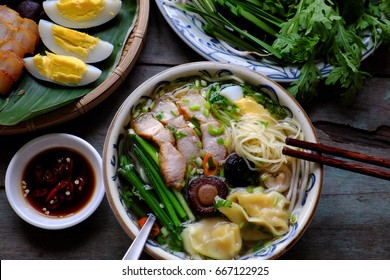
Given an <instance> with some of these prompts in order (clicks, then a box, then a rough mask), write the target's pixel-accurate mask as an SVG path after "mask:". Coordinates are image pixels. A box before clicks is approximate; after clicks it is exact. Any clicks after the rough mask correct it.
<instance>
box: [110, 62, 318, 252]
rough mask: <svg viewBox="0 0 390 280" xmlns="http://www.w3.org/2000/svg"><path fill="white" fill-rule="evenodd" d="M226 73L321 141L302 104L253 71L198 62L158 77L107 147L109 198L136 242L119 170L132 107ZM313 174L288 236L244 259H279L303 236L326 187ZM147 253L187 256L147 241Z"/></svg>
mask: <svg viewBox="0 0 390 280" xmlns="http://www.w3.org/2000/svg"><path fill="white" fill-rule="evenodd" d="M224 73H230V74H234V75H236V76H237V77H239V78H241V79H242V80H244V81H245V82H246V83H248V84H252V85H256V86H259V85H261V86H262V87H263V88H264V89H266V90H267V91H268V92H269V95H270V96H271V97H272V98H274V99H275V100H276V101H277V102H279V103H280V104H281V105H282V106H284V107H286V108H287V109H288V110H289V111H290V112H291V114H292V116H293V117H294V118H295V119H296V120H297V121H298V122H299V123H300V125H301V127H302V130H303V133H304V134H305V138H306V140H307V141H311V142H318V141H317V136H316V133H315V130H314V128H313V125H312V123H311V121H310V119H309V118H308V116H307V115H306V113H305V112H304V110H303V109H302V107H301V106H300V105H299V104H298V102H297V101H296V100H295V99H294V98H293V97H292V96H291V95H290V94H289V93H288V92H287V91H286V90H284V89H283V88H282V87H281V86H280V85H278V84H277V83H276V82H274V81H273V80H271V79H269V78H267V77H265V76H263V75H261V74H259V73H257V72H255V71H253V70H250V69H248V68H245V67H242V66H237V65H233V64H226V63H216V62H195V63H188V64H183V65H180V66H176V67H173V68H170V69H168V70H165V71H163V72H161V73H159V74H157V75H155V76H154V77H152V78H150V79H149V80H147V81H146V82H144V83H143V84H141V85H140V86H139V87H138V88H137V89H136V90H135V91H134V92H132V93H131V95H129V97H128V98H127V99H126V100H125V101H124V103H123V104H122V106H121V107H120V108H119V110H118V112H117V113H116V115H115V117H114V119H113V120H112V122H111V125H110V127H109V130H108V134H107V136H106V139H105V144H104V151H103V176H104V182H105V187H106V194H107V198H108V200H109V203H110V205H111V208H112V210H113V212H114V214H115V216H116V218H117V220H118V221H119V223H120V225H121V226H122V228H123V229H124V230H125V232H126V233H127V234H128V235H129V236H130V238H132V239H133V238H134V237H135V235H136V234H137V233H138V232H139V228H138V225H137V221H136V218H135V217H134V216H133V215H132V213H131V209H127V208H126V206H125V204H124V202H123V198H122V195H121V190H122V186H121V182H120V180H119V179H118V174H117V169H118V157H119V154H120V151H121V149H122V146H123V143H124V139H125V135H127V129H128V128H129V122H130V111H131V109H132V107H133V106H135V105H136V104H138V103H139V102H140V101H142V100H143V99H144V98H145V96H148V95H150V94H151V93H152V92H153V91H154V90H155V88H156V87H158V86H159V85H160V84H161V83H165V82H170V81H174V80H176V79H179V78H186V77H190V76H194V75H200V74H203V75H204V74H206V75H210V76H218V75H223V74H224ZM309 173H310V174H309ZM309 173H308V174H306V176H307V177H308V178H309V186H308V188H307V190H306V194H305V199H304V200H303V202H302V207H301V209H300V211H299V212H298V214H297V217H296V218H297V222H296V223H295V224H294V225H292V226H290V229H289V231H288V233H287V234H286V235H284V236H283V237H281V238H279V239H277V240H275V241H274V242H272V244H269V245H268V246H266V247H265V248H264V249H262V250H260V251H257V252H256V253H252V254H248V255H244V256H242V259H253V258H256V259H275V258H278V257H279V256H280V255H282V254H283V253H284V252H286V251H287V250H288V249H289V248H291V246H293V244H295V242H296V241H297V240H298V239H299V238H300V237H301V236H302V234H303V233H304V231H305V230H306V228H307V227H308V226H309V223H310V221H311V220H312V218H313V215H314V212H315V210H316V208H317V204H318V201H319V198H320V194H321V188H322V179H323V170H322V167H320V166H319V165H318V164H311V168H310V171H309ZM146 252H147V253H148V254H149V255H151V256H152V257H154V258H156V259H181V258H185V257H186V256H185V255H184V254H183V253H178V254H173V253H171V252H169V251H168V250H166V249H164V248H162V247H161V246H160V245H158V244H157V243H156V242H154V241H152V240H149V241H148V242H147V244H146Z"/></svg>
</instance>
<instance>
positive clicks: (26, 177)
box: [22, 147, 96, 217]
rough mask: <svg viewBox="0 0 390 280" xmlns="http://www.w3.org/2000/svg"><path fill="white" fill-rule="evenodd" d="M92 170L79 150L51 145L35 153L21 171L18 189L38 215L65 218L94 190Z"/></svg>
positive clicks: (81, 204)
mask: <svg viewBox="0 0 390 280" xmlns="http://www.w3.org/2000/svg"><path fill="white" fill-rule="evenodd" d="M95 183H96V179H95V173H94V171H93V168H92V165H91V163H90V162H89V161H88V160H87V158H86V157H85V156H83V155H82V154H81V153H79V152H77V151H75V150H72V149H70V148H65V147H61V148H52V149H48V150H45V151H43V152H41V153H39V154H38V155H36V156H35V157H34V158H33V159H31V160H30V162H29V163H28V164H27V166H26V168H25V170H24V172H23V181H22V191H23V192H24V196H25V197H26V199H27V201H28V203H29V204H30V205H31V206H32V207H33V208H34V209H36V210H37V211H39V212H41V213H42V214H45V215H48V216H53V217H65V216H69V215H73V214H75V213H77V212H78V211H80V210H81V209H82V208H83V207H84V206H85V205H86V204H87V203H88V202H89V200H90V199H91V197H92V195H93V192H94V190H95V185H96V184H95Z"/></svg>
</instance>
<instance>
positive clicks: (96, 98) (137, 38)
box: [0, 0, 150, 135]
mask: <svg viewBox="0 0 390 280" xmlns="http://www.w3.org/2000/svg"><path fill="white" fill-rule="evenodd" d="M149 10H150V4H149V1H144V0H141V1H139V11H138V17H137V21H136V23H135V25H134V28H133V30H132V32H131V34H130V36H129V38H128V39H127V42H126V45H125V47H124V49H123V52H122V56H121V59H120V61H119V64H118V66H117V67H116V68H115V69H114V71H113V72H112V73H111V74H109V75H108V77H107V79H106V80H105V81H104V82H103V83H102V84H100V85H99V86H98V87H97V88H95V89H94V90H92V91H91V92H89V93H88V94H86V95H84V96H83V97H82V98H80V99H79V100H77V101H74V102H72V103H70V104H68V105H65V106H63V107H61V108H58V109H56V110H54V111H52V112H49V113H47V114H43V115H40V116H37V117H35V118H32V119H28V120H26V121H22V122H20V123H18V124H16V125H13V126H3V125H0V135H15V134H22V133H28V132H34V131H38V130H41V129H45V128H49V127H52V126H55V125H59V124H61V123H65V122H67V121H69V120H71V119H74V118H76V117H78V116H80V115H82V114H85V113H86V112H88V111H89V110H90V109H92V108H93V107H95V106H97V105H98V104H100V103H101V102H102V101H103V100H105V99H106V98H107V97H108V96H109V95H110V94H112V93H113V92H114V91H115V90H116V89H117V88H118V87H119V86H120V85H121V84H122V82H123V81H124V80H125V78H126V77H127V75H128V74H129V73H130V71H131V69H132V68H133V67H134V65H135V63H136V61H137V58H138V56H139V54H140V53H141V49H142V46H143V44H144V41H145V36H146V31H147V27H148V19H149Z"/></svg>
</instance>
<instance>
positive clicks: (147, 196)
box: [118, 155, 181, 241]
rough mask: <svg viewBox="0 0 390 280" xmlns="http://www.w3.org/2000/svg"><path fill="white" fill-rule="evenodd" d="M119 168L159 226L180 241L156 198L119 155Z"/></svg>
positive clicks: (132, 168) (125, 157) (121, 174)
mask: <svg viewBox="0 0 390 280" xmlns="http://www.w3.org/2000/svg"><path fill="white" fill-rule="evenodd" d="M119 162H120V168H119V169H118V173H119V175H120V176H121V177H122V178H124V179H126V180H127V181H128V182H129V183H130V184H132V185H133V186H134V187H135V188H136V190H137V191H138V193H139V194H140V196H141V197H142V199H143V200H144V201H145V203H146V204H147V205H148V206H149V207H150V209H151V210H152V211H153V213H154V214H155V215H156V217H157V218H158V219H159V221H160V222H161V224H162V225H163V226H165V227H166V228H167V229H168V230H169V231H170V232H171V233H172V234H173V237H174V238H175V239H177V240H178V241H181V237H180V234H179V233H178V232H177V230H176V228H175V226H174V224H173V222H172V220H171V219H170V218H169V216H168V215H167V213H165V212H164V210H163V209H162V208H161V207H160V203H159V202H158V201H157V200H156V198H155V197H154V196H153V195H152V194H151V193H150V191H147V190H146V188H145V185H144V184H143V183H142V181H141V180H140V179H139V178H138V176H137V174H136V171H135V167H134V165H133V164H131V163H130V160H129V159H128V157H127V156H125V155H121V156H120V159H119Z"/></svg>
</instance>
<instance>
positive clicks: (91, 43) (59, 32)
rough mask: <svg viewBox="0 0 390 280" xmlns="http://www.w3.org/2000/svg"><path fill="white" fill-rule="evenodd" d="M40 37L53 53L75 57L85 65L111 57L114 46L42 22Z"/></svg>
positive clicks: (40, 23) (71, 30)
mask: <svg viewBox="0 0 390 280" xmlns="http://www.w3.org/2000/svg"><path fill="white" fill-rule="evenodd" d="M38 28H39V35H40V37H41V39H42V42H43V43H44V44H45V46H46V47H47V48H48V49H49V50H50V51H51V52H53V53H55V54H60V55H71V56H75V57H77V58H79V59H81V60H82V61H84V62H85V63H95V62H99V61H102V60H104V59H106V58H107V57H109V56H110V54H111V53H112V50H113V49H114V47H113V45H112V44H111V43H109V42H106V41H103V40H100V39H99V38H96V37H93V36H90V35H88V34H86V33H83V32H80V31H76V30H73V29H69V28H66V27H63V26H60V25H57V24H53V23H51V22H49V21H47V20H40V21H39V24H38Z"/></svg>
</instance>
